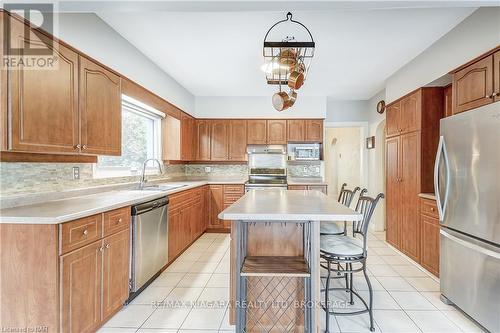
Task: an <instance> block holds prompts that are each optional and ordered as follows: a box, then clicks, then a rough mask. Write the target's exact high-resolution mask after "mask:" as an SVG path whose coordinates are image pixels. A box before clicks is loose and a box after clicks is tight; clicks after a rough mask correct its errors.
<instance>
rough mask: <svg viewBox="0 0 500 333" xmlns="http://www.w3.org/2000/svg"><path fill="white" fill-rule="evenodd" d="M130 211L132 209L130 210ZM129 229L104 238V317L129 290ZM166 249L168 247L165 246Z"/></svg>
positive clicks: (117, 305) (118, 305)
mask: <svg viewBox="0 0 500 333" xmlns="http://www.w3.org/2000/svg"><path fill="white" fill-rule="evenodd" d="M129 212H130V210H129ZM129 235H130V231H129V229H128V228H127V229H125V230H122V231H120V232H118V233H116V234H114V235H112V236H109V237H106V238H104V251H103V253H104V255H103V260H104V262H103V297H102V317H103V319H106V318H108V317H110V316H111V315H113V314H114V313H115V312H116V311H117V310H118V309H120V308H121V306H122V305H123V303H124V302H125V301H126V300H127V298H128V292H129V284H128V282H129V281H128V280H129V261H130V260H129V257H130V256H129V244H130V239H129V238H130V237H129ZM165 251H167V249H166V248H165Z"/></svg>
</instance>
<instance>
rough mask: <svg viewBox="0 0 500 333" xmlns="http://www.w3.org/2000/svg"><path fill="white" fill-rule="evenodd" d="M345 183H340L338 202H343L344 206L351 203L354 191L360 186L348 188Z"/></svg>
mask: <svg viewBox="0 0 500 333" xmlns="http://www.w3.org/2000/svg"><path fill="white" fill-rule="evenodd" d="M346 186H347V184H346V183H344V184H342V188H341V189H340V193H339V198H338V202H340V203H341V204H343V205H344V206H347V207H349V206H350V205H351V202H352V199H354V196H355V195H356V192H357V191H359V190H360V189H361V188H360V187H359V186H356V187H355V188H354V190H352V191H351V190H349V189H347V188H346Z"/></svg>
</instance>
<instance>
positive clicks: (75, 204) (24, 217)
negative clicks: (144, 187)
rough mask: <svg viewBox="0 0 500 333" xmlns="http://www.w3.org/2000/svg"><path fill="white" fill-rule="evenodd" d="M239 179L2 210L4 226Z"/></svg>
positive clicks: (52, 220) (61, 218) (60, 218)
mask: <svg viewBox="0 0 500 333" xmlns="http://www.w3.org/2000/svg"><path fill="white" fill-rule="evenodd" d="M242 183H243V181H242V182H240V181H239V180H235V179H232V180H230V179H227V180H226V181H220V180H189V181H188V180H186V181H175V182H172V181H167V182H162V183H161V184H166V185H184V186H182V187H178V188H175V189H172V190H168V191H162V190H155V191H149V190H148V191H140V190H130V189H120V190H114V191H106V192H100V193H94V194H89V195H82V196H76V197H71V198H67V199H59V200H51V201H46V202H41V203H36V204H31V205H25V206H18V207H13V208H5V209H2V210H0V223H18V224H58V223H63V222H68V221H71V220H75V219H78V218H82V217H86V216H90V215H94V214H98V213H102V212H105V211H109V210H112V209H116V208H120V207H125V206H129V205H134V204H137V203H141V202H145V201H148V200H154V199H157V198H161V197H164V196H166V195H169V194H173V193H176V192H181V191H185V190H188V189H191V188H195V187H199V186H203V185H207V184H242Z"/></svg>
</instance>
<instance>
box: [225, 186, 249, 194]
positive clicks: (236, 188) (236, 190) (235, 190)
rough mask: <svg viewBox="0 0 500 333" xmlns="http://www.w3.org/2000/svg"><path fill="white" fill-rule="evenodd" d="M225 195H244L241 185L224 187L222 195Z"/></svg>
mask: <svg viewBox="0 0 500 333" xmlns="http://www.w3.org/2000/svg"><path fill="white" fill-rule="evenodd" d="M226 193H241V194H243V193H245V188H244V187H243V185H224V194H226Z"/></svg>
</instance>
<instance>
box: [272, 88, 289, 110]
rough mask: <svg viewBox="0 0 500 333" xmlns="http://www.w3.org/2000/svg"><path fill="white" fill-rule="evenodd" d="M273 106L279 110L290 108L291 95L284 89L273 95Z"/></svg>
mask: <svg viewBox="0 0 500 333" xmlns="http://www.w3.org/2000/svg"><path fill="white" fill-rule="evenodd" d="M273 106H274V108H275V109H276V110H277V111H284V110H286V109H288V108H289V107H290V106H291V104H290V96H288V94H287V93H286V92H284V91H280V92H277V93H276V94H274V95H273Z"/></svg>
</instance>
